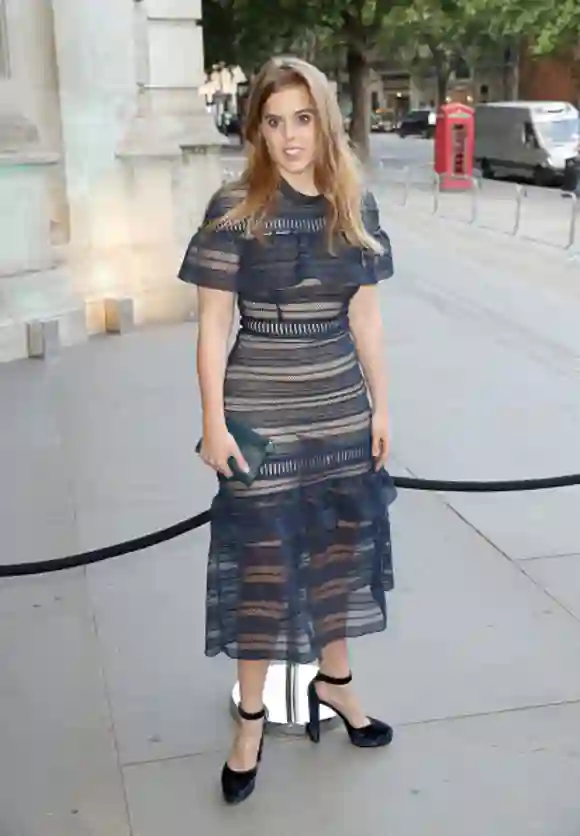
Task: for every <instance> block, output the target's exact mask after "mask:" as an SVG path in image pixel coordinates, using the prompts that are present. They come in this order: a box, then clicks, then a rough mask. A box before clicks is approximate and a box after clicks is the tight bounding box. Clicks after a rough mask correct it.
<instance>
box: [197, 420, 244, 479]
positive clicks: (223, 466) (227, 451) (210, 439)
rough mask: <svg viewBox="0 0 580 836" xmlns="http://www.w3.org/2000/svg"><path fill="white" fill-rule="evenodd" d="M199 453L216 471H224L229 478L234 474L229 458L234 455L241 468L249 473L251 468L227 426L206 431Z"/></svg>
mask: <svg viewBox="0 0 580 836" xmlns="http://www.w3.org/2000/svg"><path fill="white" fill-rule="evenodd" d="M199 455H200V456H201V458H202V460H203V461H204V462H205V463H206V464H207V465H209V466H210V467H212V468H213V469H214V470H215V471H216V473H222V474H223V475H224V476H225V477H226V478H228V479H229V478H230V477H231V476H233V473H232V471H231V468H230V466H229V464H228V459H230V458H232V457H233V458H234V459H235V460H236V462H237V463H238V467H239V468H240V470H243V471H244V472H245V473H247V472H248V470H249V469H250V468H249V467H248V464H247V462H246V460H245V459H244V457H243V456H242V453H241V451H240V448H239V447H238V445H237V443H236V440H235V438H234V437H233V435H232V434H231V433H230V432H228V429H227V427H225V426H223V427H219V428H212V429H211V430H207V431H206V432H204V434H203V438H202V442H201V449H200V451H199Z"/></svg>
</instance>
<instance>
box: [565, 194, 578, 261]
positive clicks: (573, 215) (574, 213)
mask: <svg viewBox="0 0 580 836" xmlns="http://www.w3.org/2000/svg"><path fill="white" fill-rule="evenodd" d="M569 194H570V203H571V207H572V208H571V212H570V226H569V228H568V243H567V244H566V249H567V250H571V249H572V247H573V246H574V243H575V241H576V219H577V217H578V196H577V194H576V192H570V193H569Z"/></svg>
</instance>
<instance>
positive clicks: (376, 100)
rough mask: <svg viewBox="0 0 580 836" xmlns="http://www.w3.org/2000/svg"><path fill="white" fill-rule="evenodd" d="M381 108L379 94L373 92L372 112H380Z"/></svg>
mask: <svg viewBox="0 0 580 836" xmlns="http://www.w3.org/2000/svg"><path fill="white" fill-rule="evenodd" d="M379 107H380V103H379V94H378V93H377V91H376V90H373V91H372V92H371V110H378V109H379Z"/></svg>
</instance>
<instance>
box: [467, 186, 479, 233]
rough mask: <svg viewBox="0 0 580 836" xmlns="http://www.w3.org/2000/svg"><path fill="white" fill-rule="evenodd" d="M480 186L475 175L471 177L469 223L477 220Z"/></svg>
mask: <svg viewBox="0 0 580 836" xmlns="http://www.w3.org/2000/svg"><path fill="white" fill-rule="evenodd" d="M480 188H481V181H480V180H479V179H478V178H477V177H472V178H471V217H470V219H469V223H470V224H474V223H475V222H476V221H477V216H478V214H479V190H480Z"/></svg>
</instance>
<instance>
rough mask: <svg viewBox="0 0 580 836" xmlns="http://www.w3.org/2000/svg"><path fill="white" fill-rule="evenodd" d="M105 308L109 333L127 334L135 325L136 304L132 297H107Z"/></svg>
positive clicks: (106, 327)
mask: <svg viewBox="0 0 580 836" xmlns="http://www.w3.org/2000/svg"><path fill="white" fill-rule="evenodd" d="M104 309H105V331H106V332H107V334H125V333H127V331H132V330H133V328H134V327H135V306H134V304H133V300H132V299H131V298H130V297H124V298H120V299H114V298H110V299H105V300H104Z"/></svg>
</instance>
